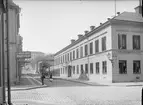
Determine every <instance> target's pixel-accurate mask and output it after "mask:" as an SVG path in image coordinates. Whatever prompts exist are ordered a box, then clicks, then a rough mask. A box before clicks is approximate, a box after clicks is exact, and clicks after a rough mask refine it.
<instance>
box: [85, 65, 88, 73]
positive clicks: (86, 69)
mask: <svg viewBox="0 0 143 105" xmlns="http://www.w3.org/2000/svg"><path fill="white" fill-rule="evenodd" d="M85 73H88V64H85Z"/></svg>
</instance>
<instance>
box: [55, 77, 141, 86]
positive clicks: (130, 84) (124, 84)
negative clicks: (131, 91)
mask: <svg viewBox="0 0 143 105" xmlns="http://www.w3.org/2000/svg"><path fill="white" fill-rule="evenodd" d="M53 78H57V79H64V80H68V81H73V82H78V83H84V84H88V85H91V86H118V87H121V86H123V87H130V86H143V82H124V83H97V82H91V81H82V80H79V79H73V78H60V77H53Z"/></svg>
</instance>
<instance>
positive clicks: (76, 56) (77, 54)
mask: <svg viewBox="0 0 143 105" xmlns="http://www.w3.org/2000/svg"><path fill="white" fill-rule="evenodd" d="M76 58H77V59H78V49H76Z"/></svg>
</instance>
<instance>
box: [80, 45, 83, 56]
mask: <svg viewBox="0 0 143 105" xmlns="http://www.w3.org/2000/svg"><path fill="white" fill-rule="evenodd" d="M80 57H81V58H82V57H83V47H80Z"/></svg>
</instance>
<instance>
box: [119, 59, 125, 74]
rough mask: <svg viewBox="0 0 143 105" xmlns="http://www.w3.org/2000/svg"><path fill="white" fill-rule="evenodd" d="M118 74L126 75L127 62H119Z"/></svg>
mask: <svg viewBox="0 0 143 105" xmlns="http://www.w3.org/2000/svg"><path fill="white" fill-rule="evenodd" d="M119 73H120V74H127V61H126V60H119Z"/></svg>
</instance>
